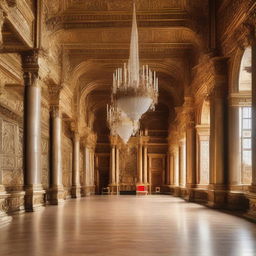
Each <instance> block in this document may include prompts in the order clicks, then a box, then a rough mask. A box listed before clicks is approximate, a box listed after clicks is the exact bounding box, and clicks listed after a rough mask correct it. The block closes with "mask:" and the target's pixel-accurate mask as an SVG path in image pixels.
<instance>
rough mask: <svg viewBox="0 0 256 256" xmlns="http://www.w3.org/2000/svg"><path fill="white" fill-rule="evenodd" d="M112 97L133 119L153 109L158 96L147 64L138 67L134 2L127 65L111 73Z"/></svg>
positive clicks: (155, 80)
mask: <svg viewBox="0 0 256 256" xmlns="http://www.w3.org/2000/svg"><path fill="white" fill-rule="evenodd" d="M112 93H113V96H114V97H113V98H114V100H115V101H116V104H117V106H118V108H120V109H121V110H123V111H124V112H125V113H126V114H127V115H128V116H129V117H130V118H131V119H132V120H133V121H138V120H139V119H140V118H141V116H142V115H143V114H144V113H145V112H147V111H148V110H149V108H151V109H153V108H154V106H155V104H156V103H157V98H158V79H157V77H156V73H155V72H152V71H151V69H150V68H149V67H148V65H143V66H142V68H140V62H139V40H138V27H137V19H136V9H135V4H134V5H133V22H132V33H131V44H130V57H129V61H128V65H127V64H126V63H125V64H124V67H123V68H118V69H117V70H116V71H115V73H114V75H113V92H112Z"/></svg>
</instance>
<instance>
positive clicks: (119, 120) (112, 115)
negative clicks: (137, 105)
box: [107, 105, 139, 144]
mask: <svg viewBox="0 0 256 256" xmlns="http://www.w3.org/2000/svg"><path fill="white" fill-rule="evenodd" d="M107 121H108V125H109V128H110V131H111V135H119V136H120V138H121V139H122V140H123V142H124V143H125V144H126V143H127V142H128V141H129V139H130V137H131V136H132V135H135V133H136V132H137V131H138V129H139V122H137V121H132V120H131V119H130V118H129V117H128V116H127V115H126V114H125V113H124V112H123V111H121V110H120V109H119V108H118V107H116V106H115V105H111V106H110V107H109V106H107Z"/></svg>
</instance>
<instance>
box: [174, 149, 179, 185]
mask: <svg viewBox="0 0 256 256" xmlns="http://www.w3.org/2000/svg"><path fill="white" fill-rule="evenodd" d="M173 173H174V175H173V176H174V178H173V180H174V186H179V148H178V146H177V145H175V146H174V149H173Z"/></svg>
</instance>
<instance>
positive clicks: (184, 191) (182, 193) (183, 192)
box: [180, 187, 187, 199]
mask: <svg viewBox="0 0 256 256" xmlns="http://www.w3.org/2000/svg"><path fill="white" fill-rule="evenodd" d="M180 197H181V198H183V199H185V198H186V197H187V189H186V188H185V187H180Z"/></svg>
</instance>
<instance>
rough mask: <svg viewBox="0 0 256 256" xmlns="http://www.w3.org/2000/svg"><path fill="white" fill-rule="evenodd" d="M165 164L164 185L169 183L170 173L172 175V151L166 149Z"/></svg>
mask: <svg viewBox="0 0 256 256" xmlns="http://www.w3.org/2000/svg"><path fill="white" fill-rule="evenodd" d="M166 156H167V161H166V162H167V165H166V179H165V185H171V175H172V153H171V151H168V153H167V155H166Z"/></svg>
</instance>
